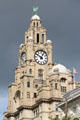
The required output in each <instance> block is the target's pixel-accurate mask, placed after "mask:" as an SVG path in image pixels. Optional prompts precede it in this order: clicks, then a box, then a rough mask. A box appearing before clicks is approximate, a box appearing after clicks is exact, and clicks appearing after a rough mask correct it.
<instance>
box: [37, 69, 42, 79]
mask: <svg viewBox="0 0 80 120" xmlns="http://www.w3.org/2000/svg"><path fill="white" fill-rule="evenodd" d="M38 79H39V80H43V70H42V69H39V70H38Z"/></svg>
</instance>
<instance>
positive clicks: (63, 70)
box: [51, 64, 67, 74]
mask: <svg viewBox="0 0 80 120" xmlns="http://www.w3.org/2000/svg"><path fill="white" fill-rule="evenodd" d="M56 72H59V73H67V68H66V67H65V66H63V65H61V64H57V65H55V66H54V67H53V68H52V70H51V73H53V74H54V73H56Z"/></svg>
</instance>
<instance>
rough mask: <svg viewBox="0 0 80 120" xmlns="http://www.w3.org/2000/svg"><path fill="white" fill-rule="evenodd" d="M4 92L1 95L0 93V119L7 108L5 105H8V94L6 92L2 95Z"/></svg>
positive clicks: (0, 119)
mask: <svg viewBox="0 0 80 120" xmlns="http://www.w3.org/2000/svg"><path fill="white" fill-rule="evenodd" d="M3 94H4V93H2V95H0V120H3V119H2V117H3V113H4V112H6V110H7V105H8V95H7V94H6V95H5V96H4V95H3Z"/></svg>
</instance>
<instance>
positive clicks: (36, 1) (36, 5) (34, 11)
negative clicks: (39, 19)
mask: <svg viewBox="0 0 80 120" xmlns="http://www.w3.org/2000/svg"><path fill="white" fill-rule="evenodd" d="M38 11H39V6H38V0H33V15H38Z"/></svg>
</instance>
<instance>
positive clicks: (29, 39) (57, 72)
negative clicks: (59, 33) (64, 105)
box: [4, 8, 78, 120]
mask: <svg viewBox="0 0 80 120" xmlns="http://www.w3.org/2000/svg"><path fill="white" fill-rule="evenodd" d="M37 9H38V8H34V11H35V12H36V11H37ZM52 48H53V45H52V41H51V40H47V31H46V29H45V28H44V27H43V26H42V21H41V19H40V17H39V16H38V15H34V16H32V18H31V20H30V27H29V28H28V30H27V32H25V42H24V44H21V45H20V48H19V64H18V66H17V67H16V69H15V80H14V82H13V83H11V84H10V85H9V87H8V88H9V93H8V110H7V112H5V113H4V120H50V119H52V118H55V117H56V118H62V115H63V112H62V111H61V110H60V108H59V109H58V107H57V105H58V104H59V102H61V98H62V96H63V95H64V94H65V93H66V92H67V91H69V90H72V89H73V88H74V87H76V85H75V84H76V82H74V81H73V75H72V72H71V71H70V70H68V69H67V68H66V67H65V66H63V65H61V64H53V60H52V58H53V57H52V56H53V54H52V51H53V50H52ZM77 86H78V85H77Z"/></svg>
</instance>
